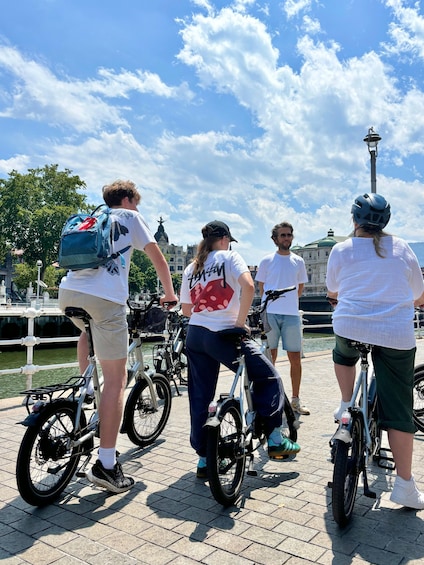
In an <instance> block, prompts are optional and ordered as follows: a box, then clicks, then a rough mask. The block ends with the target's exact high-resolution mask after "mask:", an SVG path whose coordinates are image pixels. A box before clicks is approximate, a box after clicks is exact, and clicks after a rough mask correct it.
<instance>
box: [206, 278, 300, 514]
mask: <svg viewBox="0 0 424 565" xmlns="http://www.w3.org/2000/svg"><path fill="white" fill-rule="evenodd" d="M294 288H295V287H290V288H287V289H281V290H278V291H270V300H275V299H276V298H278V297H279V296H282V295H283V294H284V293H285V292H289V291H290V290H293V289H294ZM272 293H274V298H272ZM275 293H278V296H277V295H276V294H275ZM219 333H220V334H221V335H222V336H224V337H226V338H227V339H230V340H232V341H233V342H234V343H235V346H236V351H237V354H236V359H235V361H234V363H235V364H237V365H238V366H237V370H236V372H235V375H234V379H233V382H232V385H231V388H230V392H229V393H227V394H221V395H220V396H219V399H218V400H217V401H213V402H212V403H211V404H210V405H209V413H208V419H207V421H206V424H205V427H206V428H207V434H208V436H207V454H206V459H207V462H208V465H207V469H208V479H209V487H210V489H211V492H212V495H213V497H214V498H215V500H216V501H217V502H218V503H220V504H222V505H223V506H225V507H228V506H231V505H232V504H233V503H234V502H235V501H236V500H237V499H238V497H239V495H240V491H241V487H242V483H243V477H244V473H245V469H246V460H247V459H248V460H249V464H248V470H247V474H248V475H250V476H257V471H256V470H255V469H254V452H255V451H256V450H257V449H259V447H260V446H261V445H263V444H264V443H265V442H266V437H265V434H264V430H263V426H262V425H261V422H260V421H259V418H257V416H256V411H255V408H254V405H253V399H252V383H251V382H250V381H249V378H248V375H247V371H246V365H245V358H244V355H243V354H242V352H241V343H242V340H243V339H245V338H247V336H248V333H247V331H246V330H245V329H243V328H231V329H228V330H222V331H220V332H219ZM284 413H285V417H286V420H287V426H288V429H289V437H290V439H291V440H292V441H296V440H297V425H296V418H295V415H294V412H293V410H292V408H291V405H290V402H289V401H288V399H287V396H286V395H284ZM284 458H285V457H284Z"/></svg>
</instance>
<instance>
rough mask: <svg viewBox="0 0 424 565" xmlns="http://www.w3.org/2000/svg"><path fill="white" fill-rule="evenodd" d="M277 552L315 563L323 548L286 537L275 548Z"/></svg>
mask: <svg viewBox="0 0 424 565" xmlns="http://www.w3.org/2000/svg"><path fill="white" fill-rule="evenodd" d="M277 549H278V550H279V551H284V552H285V553H289V554H292V555H296V556H298V557H301V558H302V559H309V561H313V562H315V561H316V560H317V559H319V557H320V556H321V555H323V553H324V551H325V550H324V548H322V547H319V546H318V545H314V544H313V543H307V542H304V541H302V540H298V539H296V538H294V537H288V538H287V539H285V540H284V541H283V542H282V543H280V545H279V546H278V548H277Z"/></svg>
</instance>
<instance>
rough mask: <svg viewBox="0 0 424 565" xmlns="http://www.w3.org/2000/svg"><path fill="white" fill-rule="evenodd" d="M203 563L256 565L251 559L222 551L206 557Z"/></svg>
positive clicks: (214, 564)
mask: <svg viewBox="0 0 424 565" xmlns="http://www.w3.org/2000/svg"><path fill="white" fill-rule="evenodd" d="M202 563H205V565H256V564H255V562H254V561H251V560H250V559H245V558H244V557H241V556H240V555H234V554H231V553H228V552H227V551H225V550H222V549H217V550H215V551H214V552H213V553H211V554H210V555H208V556H207V557H205V558H204V559H203V561H202Z"/></svg>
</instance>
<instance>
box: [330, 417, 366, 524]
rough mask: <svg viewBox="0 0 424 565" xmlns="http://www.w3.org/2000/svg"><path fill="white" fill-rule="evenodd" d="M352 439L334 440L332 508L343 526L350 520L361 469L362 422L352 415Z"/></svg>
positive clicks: (337, 521)
mask: <svg viewBox="0 0 424 565" xmlns="http://www.w3.org/2000/svg"><path fill="white" fill-rule="evenodd" d="M351 435H352V441H351V442H350V444H348V443H345V442H344V441H342V440H340V439H336V440H334V445H335V451H334V469H333V484H332V494H331V497H332V508H333V517H334V520H335V521H336V523H337V524H338V525H339V526H340V527H341V528H344V527H345V526H346V525H347V524H348V523H349V521H350V519H351V517H352V513H353V508H354V506H355V499H356V492H357V489H358V480H359V474H360V472H361V471H362V470H363V460H364V452H363V435H364V434H363V423H362V420H361V418H360V417H357V416H353V422H352V429H351Z"/></svg>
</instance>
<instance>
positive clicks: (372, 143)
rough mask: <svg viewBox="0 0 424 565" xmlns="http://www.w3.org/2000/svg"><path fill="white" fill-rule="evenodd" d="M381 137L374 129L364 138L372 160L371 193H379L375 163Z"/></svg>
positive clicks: (370, 129) (371, 128)
mask: <svg viewBox="0 0 424 565" xmlns="http://www.w3.org/2000/svg"><path fill="white" fill-rule="evenodd" d="M380 140H381V137H380V136H379V135H378V133H377V132H375V131H374V128H373V127H370V128H369V129H368V134H367V135H366V136H365V137H364V141H365V143H366V144H367V145H368V151H369V154H370V159H371V192H374V193H375V192H377V176H376V172H375V163H376V159H377V155H378V151H377V145H378V142H379V141H380Z"/></svg>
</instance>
